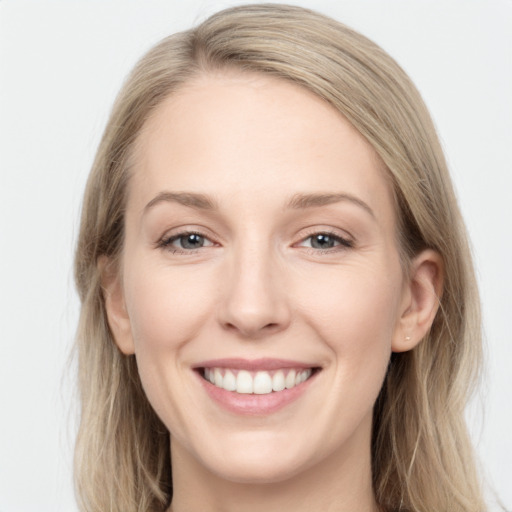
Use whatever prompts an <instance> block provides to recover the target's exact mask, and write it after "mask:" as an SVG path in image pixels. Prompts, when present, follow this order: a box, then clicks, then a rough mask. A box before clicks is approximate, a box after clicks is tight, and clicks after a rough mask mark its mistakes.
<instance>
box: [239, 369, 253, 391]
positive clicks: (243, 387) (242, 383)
mask: <svg viewBox="0 0 512 512" xmlns="http://www.w3.org/2000/svg"><path fill="white" fill-rule="evenodd" d="M252 391H253V384H252V377H251V374H250V373H249V372H247V371H245V370H240V371H239V372H238V375H237V376H236V392H237V393H244V394H249V393H252Z"/></svg>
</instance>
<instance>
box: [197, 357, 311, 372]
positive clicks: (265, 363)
mask: <svg viewBox="0 0 512 512" xmlns="http://www.w3.org/2000/svg"><path fill="white" fill-rule="evenodd" d="M316 366H317V365H314V364H310V363H304V362H300V361H292V360H290V359H272V358H261V359H241V358H225V359H210V360H208V361H203V362H201V363H198V364H196V365H194V368H195V369H199V368H232V369H234V370H247V371H257V370H263V371H269V370H280V369H283V368H294V369H301V368H303V369H307V368H315V367H316Z"/></svg>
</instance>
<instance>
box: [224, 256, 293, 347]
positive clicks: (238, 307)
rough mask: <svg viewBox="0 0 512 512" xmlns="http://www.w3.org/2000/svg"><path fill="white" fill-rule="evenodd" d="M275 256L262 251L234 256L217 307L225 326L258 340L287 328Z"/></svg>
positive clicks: (286, 306)
mask: <svg viewBox="0 0 512 512" xmlns="http://www.w3.org/2000/svg"><path fill="white" fill-rule="evenodd" d="M276 259H277V258H276V257H275V256H273V255H272V254H270V251H265V250H247V251H243V252H242V253H238V254H237V255H233V258H232V259H231V265H230V270H229V271H228V272H226V277H227V279H226V278H225V280H224V286H223V291H224V293H223V298H222V300H221V303H220V304H219V309H218V311H219V322H220V324H221V325H222V327H223V328H224V329H226V330H229V331H233V332H235V333H237V334H238V335H239V336H241V337H243V338H246V339H258V338H263V337H265V336H269V335H271V334H275V333H278V332H280V331H282V330H284V329H286V328H287V327H288V325H289V324H290V316H291V315H290V308H289V304H288V300H287V294H286V290H285V287H284V283H283V280H282V279H281V276H282V271H280V269H279V268H278V265H277V263H276ZM281 270H282V269H281Z"/></svg>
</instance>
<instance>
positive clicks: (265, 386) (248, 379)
mask: <svg viewBox="0 0 512 512" xmlns="http://www.w3.org/2000/svg"><path fill="white" fill-rule="evenodd" d="M311 374H312V369H311V368H308V369H307V370H302V371H300V370H293V369H292V370H277V371H276V372H275V373H274V374H273V375H271V374H270V373H269V372H266V371H258V372H256V373H251V372H248V371H246V370H238V371H237V370H228V369H222V368H205V369H204V378H205V379H206V380H208V381H209V382H211V383H212V384H213V385H214V386H216V387H218V388H222V389H225V390H226V391H234V392H236V393H241V394H256V395H266V394H268V393H272V392H273V391H274V392H279V391H283V390H284V389H291V388H293V387H295V386H298V385H299V384H301V383H302V382H304V381H305V380H307V379H308V378H309V377H310V376H311Z"/></svg>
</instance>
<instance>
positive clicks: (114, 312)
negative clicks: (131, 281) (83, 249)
mask: <svg viewBox="0 0 512 512" xmlns="http://www.w3.org/2000/svg"><path fill="white" fill-rule="evenodd" d="M117 267H118V266H117V265H115V264H114V263H113V262H112V260H111V259H110V258H108V257H107V256H101V257H100V259H99V260H98V268H99V270H100V275H101V288H102V291H103V299H104V301H105V309H106V312H107V320H108V325H109V327H110V331H111V332H112V335H113V336H114V341H115V343H116V345H117V347H118V348H119V350H120V351H121V352H122V353H123V354H125V355H131V354H134V353H135V345H134V343H133V336H132V329H131V324H130V318H129V316H128V313H127V311H126V304H125V300H124V292H123V287H122V283H121V276H120V275H119V270H118V268H117Z"/></svg>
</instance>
